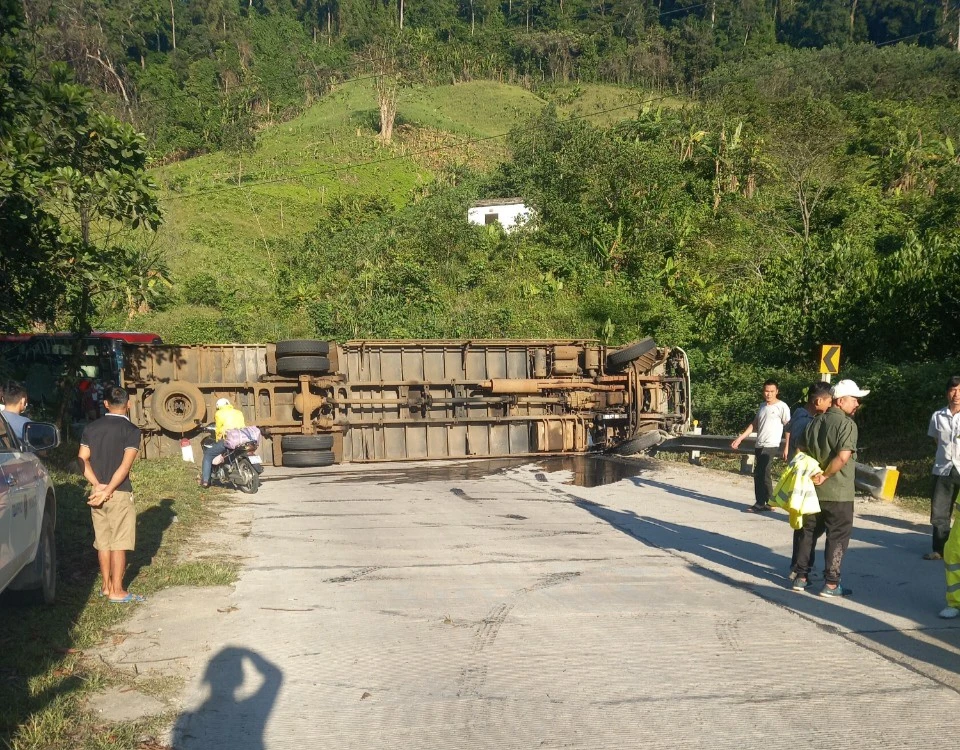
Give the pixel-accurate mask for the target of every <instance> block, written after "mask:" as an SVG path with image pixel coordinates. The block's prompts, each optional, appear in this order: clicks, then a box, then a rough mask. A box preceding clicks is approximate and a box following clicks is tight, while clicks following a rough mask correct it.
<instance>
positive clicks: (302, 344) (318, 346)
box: [277, 339, 330, 358]
mask: <svg viewBox="0 0 960 750" xmlns="http://www.w3.org/2000/svg"><path fill="white" fill-rule="evenodd" d="M329 353H330V342H329V341H314V340H313V339H288V340H287V341H278V342H277V357H278V358H279V357H289V356H291V355H293V356H296V355H307V356H325V355H327V354H329Z"/></svg>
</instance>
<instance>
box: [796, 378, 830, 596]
mask: <svg viewBox="0 0 960 750" xmlns="http://www.w3.org/2000/svg"><path fill="white" fill-rule="evenodd" d="M832 403H833V393H832V392H831V389H830V384H829V383H824V382H823V381H822V380H817V381H815V382H814V383H812V384H811V385H810V387H809V388H807V403H806V404H805V405H804V406H798V407H797V408H796V409H795V410H794V412H793V416H792V417H791V418H790V422H789V424H787V427H786V430H785V432H786V435H787V456H788V458H789V459H790V460H793V457H794V456H795V455H797V451H798V450H804V448H806V444H805V443H804V442H803V434H804V432H805V431H806V429H807V426H808V425H809V424H810V423H811V422H812V421H813V419H814V417H816V416H817V415H818V414H823V413H824V412H825V411H826V410H827V409H829V408H830V406H831V405H832ZM819 536H820V535H819V534H818V535H816V536H815V537H814V540H813V546H811V547H810V562H809V565H808V566H807V568H808V570H809V569H812V568H813V563H814V556H815V555H816V549H817V539H818V538H819ZM802 539H803V529H797V530H796V531H794V532H793V556H792V557H791V558H790V580H791V581H794V580H796V578H797V552H798V551H799V549H800V542H801V541H802Z"/></svg>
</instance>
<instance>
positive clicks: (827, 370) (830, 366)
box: [820, 344, 840, 383]
mask: <svg viewBox="0 0 960 750" xmlns="http://www.w3.org/2000/svg"><path fill="white" fill-rule="evenodd" d="M839 372H840V345H839V344H824V345H823V346H821V347H820V379H821V380H822V381H823V382H825V383H829V382H830V376H831V375H836V374H837V373H839Z"/></svg>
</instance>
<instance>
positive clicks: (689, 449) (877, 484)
mask: <svg viewBox="0 0 960 750" xmlns="http://www.w3.org/2000/svg"><path fill="white" fill-rule="evenodd" d="M736 437H737V436H736V435H698V434H694V433H687V434H686V435H681V436H680V437H675V438H668V439H667V440H664V441H663V442H662V443H660V445H658V446H657V447H656V450H657V451H669V452H672V453H691V454H697V455H698V454H699V453H700V452H703V453H732V454H736V455H741V456H745V457H748V458H749V459H752V458H753V454H754V451H756V446H757V441H756V438H754V437H753V436H751V437H747V438H744V439H743V442H741V443H740V447H739V448H736V449H734V448H731V447H730V443H732V442H733V441H734V439H735V438H736ZM781 447H782V443H781ZM752 463H753V462H752V460H751V461H749V464H750V465H751V466H752ZM856 469H857V470H856V475H855V479H854V482H855V484H856V488H857V489H858V490H860V491H861V492H865V493H867V494H868V495H870V496H872V497H875V498H877V499H878V500H886V501H891V500H893V497H894V495H895V494H896V492H897V482H898V481H899V479H900V472H899V471H898V470H897V467H895V466H870V465H869V464H861V463H858V464H857V465H856Z"/></svg>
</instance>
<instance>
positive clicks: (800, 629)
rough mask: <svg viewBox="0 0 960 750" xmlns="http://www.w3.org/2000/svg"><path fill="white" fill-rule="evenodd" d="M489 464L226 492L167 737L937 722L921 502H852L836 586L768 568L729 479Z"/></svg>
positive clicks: (576, 735)
mask: <svg viewBox="0 0 960 750" xmlns="http://www.w3.org/2000/svg"><path fill="white" fill-rule="evenodd" d="M495 468H497V467H495V466H490V465H474V464H471V465H468V466H466V467H464V466H462V465H458V466H451V465H442V466H437V465H435V464H434V465H433V466H423V465H420V466H413V465H409V464H408V465H392V466H382V465H381V466H361V467H349V468H348V467H343V468H338V467H333V468H331V469H318V470H313V471H310V470H301V471H299V472H294V471H292V470H272V471H271V472H270V474H269V475H268V477H267V481H265V483H264V485H263V488H262V490H261V491H260V493H259V494H258V495H255V496H252V497H247V496H241V497H238V498H237V503H238V504H242V507H243V508H244V510H245V512H249V513H251V514H252V525H251V527H250V529H251V531H250V534H249V535H248V536H246V537H245V538H238V539H237V540H236V545H237V548H236V549H237V552H238V553H239V554H243V555H245V556H247V558H248V559H247V564H246V566H245V568H244V570H243V573H242V575H241V577H240V580H239V583H238V584H237V586H236V589H235V591H234V592H233V594H232V595H230V601H231V605H232V606H231V608H230V612H229V614H228V615H226V616H224V617H223V619H222V621H223V623H224V625H223V626H222V630H221V631H220V632H218V633H216V634H215V635H214V637H213V642H212V643H211V649H210V651H209V653H208V655H207V656H206V657H205V663H204V664H202V665H200V668H199V670H197V676H196V678H195V679H194V680H193V681H192V682H191V684H189V685H188V686H187V690H186V696H185V710H184V712H183V714H182V715H181V717H180V719H179V721H178V722H177V727H176V729H175V730H174V734H173V738H174V744H175V746H176V748H178V750H194V749H199V748H203V749H204V750H214V749H217V748H230V749H231V750H259V749H260V748H270V749H271V750H273V749H277V750H280V749H285V748H291V749H292V748H337V749H341V748H343V749H346V748H363V749H364V750H375V749H378V748H444V749H445V750H446V749H448V748H471V749H472V748H559V747H563V748H584V749H585V750H586V749H590V750H595V749H596V748H626V747H656V748H710V749H711V750H719V749H722V748H736V750H743V749H744V748H764V749H765V750H770V749H772V748H789V749H790V750H799V749H801V748H816V749H817V750H822V749H823V748H832V747H858V748H859V747H862V748H897V749H900V748H921V747H927V746H930V745H931V744H932V745H937V744H940V742H941V740H942V739H943V738H948V737H950V736H953V734H954V733H955V729H956V725H957V722H958V721H960V695H958V691H960V649H958V646H960V623H958V624H956V625H954V624H951V623H949V622H946V621H942V620H939V619H938V618H937V616H936V613H937V612H938V611H939V609H940V608H941V607H942V606H943V585H944V584H943V569H942V564H940V563H933V562H926V561H923V560H921V559H920V558H921V555H922V554H923V553H924V552H925V551H926V550H927V549H928V547H929V538H928V527H927V526H926V525H925V524H923V522H922V518H919V517H914V516H911V515H909V514H906V513H904V512H902V511H898V510H897V509H896V508H893V507H891V506H887V505H883V504H880V503H874V502H858V504H857V519H856V531H855V535H854V542H853V544H852V547H851V550H850V552H849V555H848V558H847V563H846V566H845V571H844V584H845V585H847V586H849V587H851V588H853V591H854V593H853V596H852V597H850V598H848V599H844V600H842V601H839V602H838V601H833V600H824V599H821V598H819V597H817V596H815V595H813V594H798V593H794V592H792V591H789V590H788V589H786V588H785V587H786V583H787V582H786V579H785V577H784V576H785V574H786V572H787V571H786V568H787V564H788V560H789V554H790V540H791V533H792V532H791V530H790V528H789V526H788V524H787V523H786V516H785V515H784V514H777V515H773V514H767V515H761V516H755V515H752V514H747V513H741V512H740V511H741V510H742V508H744V507H745V506H746V505H748V504H749V503H750V502H751V501H752V484H751V481H750V479H749V478H741V477H736V476H732V475H725V474H718V473H715V472H711V471H709V470H705V469H697V468H695V467H687V466H685V465H683V464H672V463H658V462H654V461H647V462H645V463H632V464H625V463H612V462H602V463H599V464H593V465H591V466H590V467H587V470H586V471H585V472H583V471H581V472H580V475H579V477H574V475H573V474H571V472H569V471H557V472H548V471H544V470H543V469H542V468H541V467H537V466H532V465H526V466H516V465H514V466H512V467H509V468H506V469H502V470H501V471H499V472H498V473H492V474H491V473H490V472H491V471H492V470H493V469H495ZM547 468H556V467H547ZM575 468H576V467H575ZM579 468H582V467H579ZM284 472H286V473H284ZM484 474H487V475H486V476H484ZM574 478H578V479H579V480H580V483H581V484H587V485H589V484H596V483H597V481H598V480H609V481H611V483H608V484H600V485H598V486H592V487H591V486H577V485H576V484H567V483H565V482H567V481H570V480H572V479H574ZM613 480H619V481H613ZM821 562H822V548H821V553H820V554H818V563H821ZM821 583H822V581H821V580H818V581H816V584H818V585H817V586H816V587H815V588H814V589H813V590H814V591H816V590H817V589H818V588H819V584H821ZM234 608H235V609H234ZM220 611H221V612H223V611H224V610H223V609H221V610H220Z"/></svg>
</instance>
